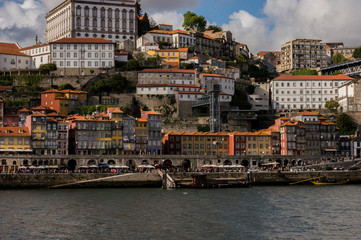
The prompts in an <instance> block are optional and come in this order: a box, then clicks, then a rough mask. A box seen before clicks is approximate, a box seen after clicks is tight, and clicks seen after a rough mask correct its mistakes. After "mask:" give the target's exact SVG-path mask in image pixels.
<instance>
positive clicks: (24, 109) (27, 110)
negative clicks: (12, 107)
mask: <svg viewBox="0 0 361 240" xmlns="http://www.w3.org/2000/svg"><path fill="white" fill-rule="evenodd" d="M18 112H31V111H30V110H29V109H26V108H23V109H20V110H19V111H18Z"/></svg>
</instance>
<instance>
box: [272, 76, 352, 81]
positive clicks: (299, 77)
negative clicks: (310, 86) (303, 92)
mask: <svg viewBox="0 0 361 240" xmlns="http://www.w3.org/2000/svg"><path fill="white" fill-rule="evenodd" d="M275 80H277V81H280V80H282V81H284V80H286V81H287V80H288V81H290V80H355V79H354V78H352V77H349V76H347V75H345V74H339V75H330V76H329V75H327V76H326V75H325V76H317V75H300V76H279V77H277V78H275V79H273V81H275Z"/></svg>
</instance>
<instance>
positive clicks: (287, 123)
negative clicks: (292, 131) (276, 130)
mask: <svg viewBox="0 0 361 240" xmlns="http://www.w3.org/2000/svg"><path fill="white" fill-rule="evenodd" d="M284 126H296V124H294V123H291V122H286V123H285V124H283V125H281V127H284Z"/></svg>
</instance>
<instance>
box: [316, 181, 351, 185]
mask: <svg viewBox="0 0 361 240" xmlns="http://www.w3.org/2000/svg"><path fill="white" fill-rule="evenodd" d="M348 181H349V180H344V181H339V182H336V181H335V182H322V181H310V182H311V183H312V184H314V185H316V186H328V185H343V184H346V183H348Z"/></svg>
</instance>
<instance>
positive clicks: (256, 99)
mask: <svg viewBox="0 0 361 240" xmlns="http://www.w3.org/2000/svg"><path fill="white" fill-rule="evenodd" d="M269 92H270V85H269V83H257V84H256V85H255V89H254V93H253V94H250V95H249V96H248V100H249V102H250V103H251V104H252V110H255V111H268V110H269V108H270V106H269Z"/></svg>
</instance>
